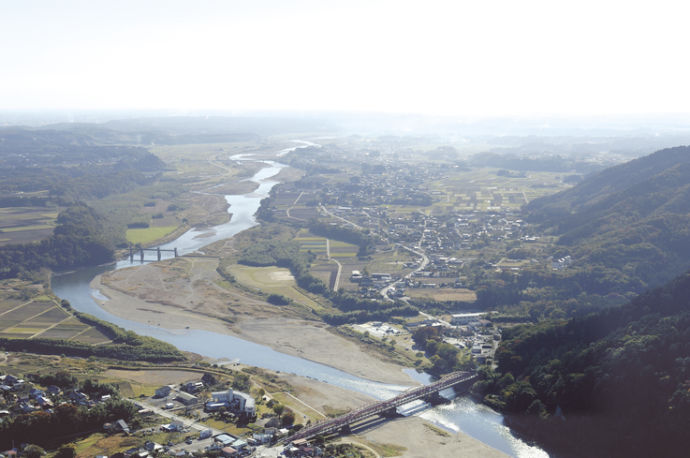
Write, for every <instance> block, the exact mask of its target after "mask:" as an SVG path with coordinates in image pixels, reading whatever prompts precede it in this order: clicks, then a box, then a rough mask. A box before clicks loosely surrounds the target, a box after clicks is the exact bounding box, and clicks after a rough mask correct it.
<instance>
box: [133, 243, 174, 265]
mask: <svg viewBox="0 0 690 458" xmlns="http://www.w3.org/2000/svg"><path fill="white" fill-rule="evenodd" d="M136 251H138V252H139V256H140V259H141V262H144V251H153V252H155V253H156V254H157V255H158V260H159V261H160V260H161V253H166V252H167V253H174V254H175V257H177V247H175V248H173V249H170V250H164V249H162V248H161V247H158V248H134V247H131V246H130V247H129V262H134V252H136Z"/></svg>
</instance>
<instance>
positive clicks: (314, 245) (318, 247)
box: [295, 236, 328, 256]
mask: <svg viewBox="0 0 690 458" xmlns="http://www.w3.org/2000/svg"><path fill="white" fill-rule="evenodd" d="M295 241H296V242H299V244H300V252H302V253H307V252H312V253H314V254H315V255H317V256H327V244H328V241H327V240H326V239H325V238H323V237H307V236H300V237H295Z"/></svg>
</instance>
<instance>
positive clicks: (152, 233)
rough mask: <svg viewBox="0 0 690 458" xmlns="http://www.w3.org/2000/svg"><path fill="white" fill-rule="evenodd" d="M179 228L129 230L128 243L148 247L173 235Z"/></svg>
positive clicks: (155, 227)
mask: <svg viewBox="0 0 690 458" xmlns="http://www.w3.org/2000/svg"><path fill="white" fill-rule="evenodd" d="M175 229H177V226H154V227H147V228H139V229H127V234H126V237H127V241H128V242H129V243H132V244H135V245H136V244H137V243H139V244H141V245H147V244H149V243H151V242H154V241H156V240H159V239H162V238H163V237H165V236H166V235H168V234H170V233H172V232H173V231H174V230H175Z"/></svg>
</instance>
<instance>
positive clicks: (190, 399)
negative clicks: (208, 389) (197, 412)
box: [175, 392, 198, 405]
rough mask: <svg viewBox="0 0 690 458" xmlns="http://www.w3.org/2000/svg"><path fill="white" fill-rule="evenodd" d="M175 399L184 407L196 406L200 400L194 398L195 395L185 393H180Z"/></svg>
mask: <svg viewBox="0 0 690 458" xmlns="http://www.w3.org/2000/svg"><path fill="white" fill-rule="evenodd" d="M175 399H176V400H177V401H180V402H181V403H182V404H184V405H190V404H194V403H195V402H196V401H197V400H198V398H197V397H196V396H194V395H193V394H189V393H184V392H180V393H178V394H177V396H175Z"/></svg>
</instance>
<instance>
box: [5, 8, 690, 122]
mask: <svg viewBox="0 0 690 458" xmlns="http://www.w3.org/2000/svg"><path fill="white" fill-rule="evenodd" d="M684 3H686V2H683V1H674V2H667V1H660V0H654V1H651V0H649V1H645V2H637V1H635V0H627V1H607V0H598V1H586V0H585V1H583V0H578V1H558V0H550V1H530V0H507V1H492V0H471V1H461V0H456V1H434V0H424V1H402V0H399V1H377V0H366V1H358V0H346V1H328V0H320V1H294V0H290V1H288V0H284V1H281V0H273V1H271V0H249V1H232V0H226V1H220V0H219V1H208V0H193V1H192V0H190V1H180V0H151V1H147V0H136V1H129V0H107V1H101V0H84V1H75V0H46V1H38V0H0V109H35V108H51V109H55V108H58V109H80V108H100V109H128V108H135V109H174V110H186V109H197V110H199V109H202V110H203V109H214V110H324V109H325V110H367V111H381V112H410V113H414V112H417V113H429V114H470V115H472V114H475V115H487V114H550V113H558V114H602V113H603V114H606V113H650V112H656V113H659V112H688V111H690V90H689V89H688V85H689V84H690V59H688V50H687V45H688V43H689V42H690V40H689V39H688V37H687V27H688V20H689V17H690V16H689V15H688V13H689V12H690V11H688V9H690V7H685V6H683V4H684Z"/></svg>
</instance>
